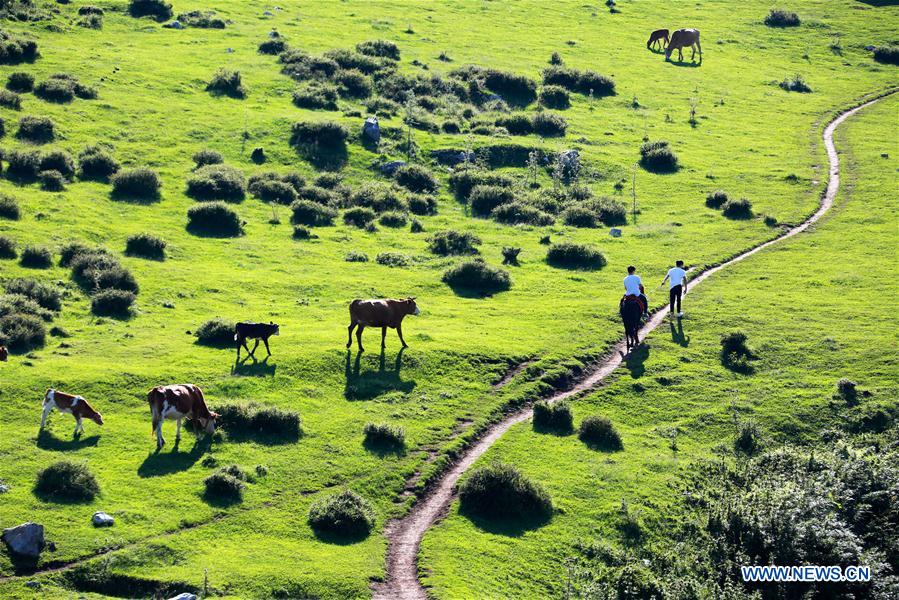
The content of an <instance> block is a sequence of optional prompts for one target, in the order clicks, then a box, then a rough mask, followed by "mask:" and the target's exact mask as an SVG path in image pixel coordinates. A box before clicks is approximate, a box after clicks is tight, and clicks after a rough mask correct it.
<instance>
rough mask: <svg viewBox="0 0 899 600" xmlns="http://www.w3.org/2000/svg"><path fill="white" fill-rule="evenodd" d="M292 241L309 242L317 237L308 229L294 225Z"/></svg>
mask: <svg viewBox="0 0 899 600" xmlns="http://www.w3.org/2000/svg"><path fill="white" fill-rule="evenodd" d="M292 237H293V239H295V240H311V239H313V238H316V237H318V236H317V235H315V234H314V233H312V231H310V230H309V229H308V228H306V227H303V226H302V225H295V226H294V228H293V235H292Z"/></svg>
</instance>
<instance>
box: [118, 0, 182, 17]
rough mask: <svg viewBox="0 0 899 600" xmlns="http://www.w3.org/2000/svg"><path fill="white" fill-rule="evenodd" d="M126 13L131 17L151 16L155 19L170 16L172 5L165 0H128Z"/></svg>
mask: <svg viewBox="0 0 899 600" xmlns="http://www.w3.org/2000/svg"><path fill="white" fill-rule="evenodd" d="M128 14H130V15H131V16H132V17H135V18H140V17H153V18H154V19H156V20H157V21H160V22H161V21H168V20H169V19H171V18H172V5H171V4H170V3H168V2H165V0H130V2H129V3H128Z"/></svg>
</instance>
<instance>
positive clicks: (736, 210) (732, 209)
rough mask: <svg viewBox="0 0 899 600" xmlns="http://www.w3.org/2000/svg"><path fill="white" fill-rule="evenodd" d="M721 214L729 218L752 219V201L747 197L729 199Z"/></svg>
mask: <svg viewBox="0 0 899 600" xmlns="http://www.w3.org/2000/svg"><path fill="white" fill-rule="evenodd" d="M721 214H723V215H724V216H725V217H727V218H728V219H751V218H752V214H753V213H752V202H750V201H749V200H748V199H746V198H740V199H739V200H728V201H727V202H725V203H724V206H722V207H721Z"/></svg>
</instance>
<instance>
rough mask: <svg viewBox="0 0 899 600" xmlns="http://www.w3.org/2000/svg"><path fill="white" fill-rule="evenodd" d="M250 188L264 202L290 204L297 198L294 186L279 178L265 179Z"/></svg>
mask: <svg viewBox="0 0 899 600" xmlns="http://www.w3.org/2000/svg"><path fill="white" fill-rule="evenodd" d="M248 189H249V190H250V191H251V192H252V193H253V195H255V196H256V197H257V198H259V199H260V200H262V201H263V202H274V203H275V204H284V205H286V206H290V205H291V204H293V203H294V202H295V201H296V200H297V192H296V190H295V189H294V188H293V186H292V185H290V184H289V183H285V182H283V181H280V180H278V179H263V180H262V181H258V182H256V183H255V184H254V185H252V186H250V187H249V188H248Z"/></svg>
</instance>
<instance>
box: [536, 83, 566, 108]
mask: <svg viewBox="0 0 899 600" xmlns="http://www.w3.org/2000/svg"><path fill="white" fill-rule="evenodd" d="M539 100H540V104H542V105H543V106H545V107H546V108H555V109H558V110H564V109H566V108H569V107H570V106H571V98H570V97H569V95H568V90H566V89H565V88H563V87H562V86H560V85H545V86H543V88H542V89H541V90H540V95H539Z"/></svg>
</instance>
